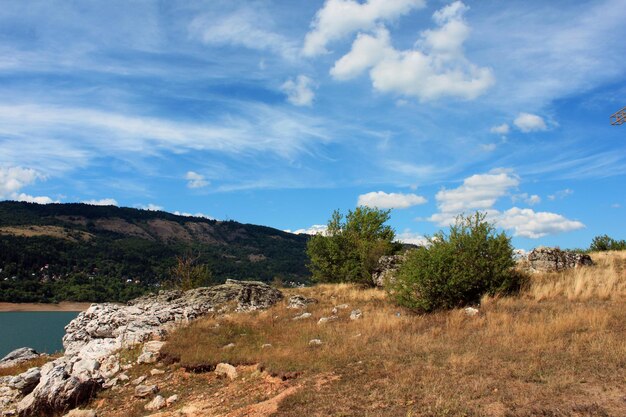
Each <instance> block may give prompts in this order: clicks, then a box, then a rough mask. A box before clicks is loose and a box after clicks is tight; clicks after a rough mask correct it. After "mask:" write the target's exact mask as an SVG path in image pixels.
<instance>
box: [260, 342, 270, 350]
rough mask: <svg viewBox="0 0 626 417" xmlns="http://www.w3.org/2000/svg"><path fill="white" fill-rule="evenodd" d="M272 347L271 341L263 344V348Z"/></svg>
mask: <svg viewBox="0 0 626 417" xmlns="http://www.w3.org/2000/svg"><path fill="white" fill-rule="evenodd" d="M271 347H272V344H271V343H265V344H263V345H262V346H261V349H269V348H271Z"/></svg>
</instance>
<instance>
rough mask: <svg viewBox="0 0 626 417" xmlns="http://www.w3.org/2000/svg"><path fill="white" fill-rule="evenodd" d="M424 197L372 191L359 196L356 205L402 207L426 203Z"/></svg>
mask: <svg viewBox="0 0 626 417" xmlns="http://www.w3.org/2000/svg"><path fill="white" fill-rule="evenodd" d="M426 201H427V200H426V199H425V198H424V197H422V196H421V195H417V194H402V193H386V192H384V191H372V192H371V193H367V194H362V195H360V196H359V200H358V202H357V205H359V206H367V207H376V208H379V209H394V208H397V209H403V208H407V207H411V206H417V205H419V204H424V203H426Z"/></svg>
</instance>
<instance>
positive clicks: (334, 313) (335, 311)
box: [330, 307, 339, 316]
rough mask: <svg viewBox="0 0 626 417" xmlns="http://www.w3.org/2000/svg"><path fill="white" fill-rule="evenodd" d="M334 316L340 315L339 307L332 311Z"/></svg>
mask: <svg viewBox="0 0 626 417" xmlns="http://www.w3.org/2000/svg"><path fill="white" fill-rule="evenodd" d="M330 312H331V313H332V314H333V316H336V315H337V314H339V310H337V307H333V309H332V310H331V311H330Z"/></svg>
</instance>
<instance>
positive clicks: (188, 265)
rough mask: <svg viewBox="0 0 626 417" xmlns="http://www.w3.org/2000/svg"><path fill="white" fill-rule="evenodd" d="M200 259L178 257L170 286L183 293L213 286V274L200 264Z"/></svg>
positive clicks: (185, 256)
mask: <svg viewBox="0 0 626 417" xmlns="http://www.w3.org/2000/svg"><path fill="white" fill-rule="evenodd" d="M198 260H199V257H197V256H196V257H192V256H191V255H189V254H188V255H184V256H177V257H176V265H174V266H173V267H172V269H171V279H170V281H169V283H168V284H169V286H170V287H172V288H175V289H179V290H182V291H187V290H191V289H193V288H198V287H207V286H209V285H212V284H213V283H214V282H213V274H212V273H211V271H210V270H209V268H208V267H207V266H206V265H204V264H200V263H199V262H198Z"/></svg>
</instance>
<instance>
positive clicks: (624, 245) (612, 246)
mask: <svg viewBox="0 0 626 417" xmlns="http://www.w3.org/2000/svg"><path fill="white" fill-rule="evenodd" d="M589 250H590V251H592V252H603V251H608V250H626V241H625V240H615V239H613V238H612V237H609V236H608V235H602V236H596V237H594V238H593V240H592V241H591V246H589Z"/></svg>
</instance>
